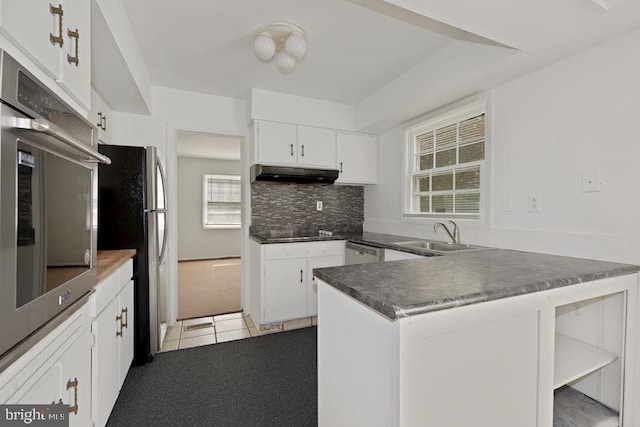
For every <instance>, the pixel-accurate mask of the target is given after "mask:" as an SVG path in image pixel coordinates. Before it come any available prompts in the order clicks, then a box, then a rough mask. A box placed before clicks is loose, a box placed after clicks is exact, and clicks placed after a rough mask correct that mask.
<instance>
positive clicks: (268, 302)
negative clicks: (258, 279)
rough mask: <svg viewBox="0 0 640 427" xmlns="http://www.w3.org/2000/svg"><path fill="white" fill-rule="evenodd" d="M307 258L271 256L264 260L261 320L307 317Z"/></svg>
mask: <svg viewBox="0 0 640 427" xmlns="http://www.w3.org/2000/svg"><path fill="white" fill-rule="evenodd" d="M306 269H307V260H306V259H305V258H297V259H275V260H270V261H266V262H265V263H264V288H263V289H264V296H263V301H264V305H263V310H262V312H263V320H264V322H265V323H271V322H277V321H280V320H288V319H298V318H301V317H306V316H307V292H308V289H307V288H308V283H307V278H306V277H305V276H306V272H305V270H306Z"/></svg>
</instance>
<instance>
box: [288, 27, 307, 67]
mask: <svg viewBox="0 0 640 427" xmlns="http://www.w3.org/2000/svg"><path fill="white" fill-rule="evenodd" d="M284 47H285V50H286V51H287V53H288V54H289V55H291V56H292V57H293V58H294V59H295V60H296V61H300V60H302V58H304V55H305V54H306V53H307V41H306V40H305V39H304V37H302V35H300V34H299V33H291V34H290V35H289V37H287V41H286V42H285V44H284Z"/></svg>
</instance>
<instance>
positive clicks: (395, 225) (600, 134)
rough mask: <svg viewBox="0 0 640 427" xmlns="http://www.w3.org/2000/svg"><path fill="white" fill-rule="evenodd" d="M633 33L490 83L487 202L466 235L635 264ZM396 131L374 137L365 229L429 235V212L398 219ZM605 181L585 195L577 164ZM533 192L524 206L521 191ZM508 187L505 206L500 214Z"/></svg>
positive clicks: (636, 68) (638, 215) (637, 63)
mask: <svg viewBox="0 0 640 427" xmlns="http://www.w3.org/2000/svg"><path fill="white" fill-rule="evenodd" d="M639 44H640V31H636V32H633V33H630V34H627V35H625V36H622V37H619V38H617V39H614V40H612V41H609V42H607V43H604V44H601V45H598V46H596V47H594V48H592V49H590V50H587V51H585V52H583V53H581V54H578V55H575V56H573V57H570V58H567V59H565V60H563V61H560V62H558V63H556V64H553V65H551V66H548V67H546V68H543V69H541V70H538V71H536V72H533V73H531V74H528V75H526V76H524V77H521V78H519V79H516V80H513V81H511V82H508V83H506V84H503V85H501V86H498V87H496V88H495V89H493V90H492V91H490V92H488V93H487V94H486V96H487V98H488V99H489V101H490V102H489V104H490V111H489V114H488V120H489V121H490V136H491V138H490V141H489V146H488V149H489V154H488V163H489V167H490V168H491V178H490V189H489V194H488V196H489V201H490V206H489V208H488V211H487V215H486V218H485V219H484V220H483V221H460V222H459V224H460V226H461V238H462V240H463V241H465V242H468V243H478V244H487V245H491V246H496V247H505V248H513V249H523V250H531V251H537V252H548V253H554V254H563V255H572V256H579V257H587V258H597V259H604V260H612V261H620V262H631V263H640V250H639V249H640V197H638V196H637V194H638V191H637V189H636V188H635V186H636V185H637V183H638V182H640V168H638V166H637V159H638V158H640V144H638V141H637V135H636V134H637V131H636V122H637V120H638V117H640V103H638V100H639V99H640V85H638V82H637V79H638V76H639V75H640V52H639V51H638V49H637V48H636V47H637V46H638V45H639ZM404 143H405V142H404V134H403V132H402V130H401V129H398V128H396V129H392V130H390V131H387V132H385V133H383V134H381V135H380V136H379V150H380V153H379V155H378V159H379V162H380V164H379V165H378V170H379V174H380V175H379V177H378V183H379V184H378V185H376V186H367V187H366V193H365V219H366V220H365V229H366V230H370V231H381V232H388V233H395V234H401V235H412V236H416V237H429V238H433V237H436V238H438V239H440V240H445V237H446V236H445V235H444V234H438V235H434V234H433V233H432V224H433V222H434V221H430V220H422V221H418V220H413V222H409V221H403V220H402V218H401V212H400V206H402V199H401V195H400V194H399V193H400V191H399V190H400V189H401V188H402V179H403V177H402V173H403V172H402V166H403V161H404V157H403V150H404V148H403V144H404ZM587 170H597V171H599V172H600V176H601V180H602V182H603V189H602V191H601V192H597V193H583V192H582V187H581V185H582V184H581V182H582V172H583V171H587ZM530 194H536V195H540V196H541V206H542V210H541V212H540V213H539V214H533V213H529V212H528V209H527V198H528V195H530ZM503 195H511V197H512V199H513V211H512V212H503V210H502V197H503Z"/></svg>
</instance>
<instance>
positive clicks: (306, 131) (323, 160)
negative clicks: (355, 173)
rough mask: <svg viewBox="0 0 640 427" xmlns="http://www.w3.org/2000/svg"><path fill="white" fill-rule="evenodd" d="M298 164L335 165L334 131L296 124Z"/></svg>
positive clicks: (331, 166)
mask: <svg viewBox="0 0 640 427" xmlns="http://www.w3.org/2000/svg"><path fill="white" fill-rule="evenodd" d="M298 164H300V165H306V166H321V167H326V168H335V167H336V133H335V132H334V131H332V130H330V129H322V128H314V127H308V126H298Z"/></svg>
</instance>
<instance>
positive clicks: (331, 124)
mask: <svg viewBox="0 0 640 427" xmlns="http://www.w3.org/2000/svg"><path fill="white" fill-rule="evenodd" d="M250 106H251V112H250V116H251V119H254V120H270V121H274V122H283V123H294V124H297V125H307V126H318V127H326V128H330V129H340V130H350V131H355V130H356V107H355V106H353V105H347V104H341V103H338V102H331V101H323V100H320V99H313V98H306V97H302V96H294V95H287V94H284V93H277V92H270V91H267V90H261V89H252V90H251V100H250Z"/></svg>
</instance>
